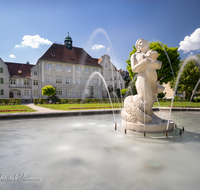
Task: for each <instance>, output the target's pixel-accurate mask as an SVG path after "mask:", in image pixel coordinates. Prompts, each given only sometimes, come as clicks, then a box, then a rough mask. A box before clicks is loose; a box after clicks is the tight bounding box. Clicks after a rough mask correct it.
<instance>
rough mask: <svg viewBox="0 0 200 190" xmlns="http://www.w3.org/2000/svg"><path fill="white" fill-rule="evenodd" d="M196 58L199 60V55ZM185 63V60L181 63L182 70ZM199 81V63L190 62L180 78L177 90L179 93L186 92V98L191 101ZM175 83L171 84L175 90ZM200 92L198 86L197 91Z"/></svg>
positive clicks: (193, 60) (199, 86)
mask: <svg viewBox="0 0 200 190" xmlns="http://www.w3.org/2000/svg"><path fill="white" fill-rule="evenodd" d="M196 57H198V58H199V55H196ZM199 61H200V59H199ZM183 62H184V60H183V61H181V64H180V68H181V66H182V64H183ZM177 74H178V73H177ZM199 79H200V68H199V66H198V62H197V61H196V60H195V59H192V60H189V61H188V63H187V64H186V66H185V68H184V69H183V72H182V74H181V76H180V80H179V83H178V87H177V90H178V91H179V92H184V91H185V92H186V98H187V99H190V97H191V95H192V92H193V90H194V88H195V86H196V84H197V82H198V80H199ZM175 81H176V79H175ZM175 81H174V80H173V81H171V82H170V86H171V88H173V89H174V88H175ZM199 90H200V85H198V87H197V89H196V91H199Z"/></svg>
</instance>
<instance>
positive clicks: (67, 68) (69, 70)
mask: <svg viewBox="0 0 200 190" xmlns="http://www.w3.org/2000/svg"><path fill="white" fill-rule="evenodd" d="M66 72H69V73H71V72H72V70H71V66H69V65H67V66H66Z"/></svg>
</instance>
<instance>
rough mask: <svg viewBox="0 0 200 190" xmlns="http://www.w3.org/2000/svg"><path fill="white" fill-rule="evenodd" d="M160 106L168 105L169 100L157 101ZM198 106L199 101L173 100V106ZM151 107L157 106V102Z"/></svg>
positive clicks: (169, 103) (199, 105) (199, 104)
mask: <svg viewBox="0 0 200 190" xmlns="http://www.w3.org/2000/svg"><path fill="white" fill-rule="evenodd" d="M159 104H160V107H170V106H171V101H168V102H159ZM188 106H189V107H200V102H190V103H189V102H174V103H173V107H188ZM153 107H158V103H157V102H155V104H154V105H153Z"/></svg>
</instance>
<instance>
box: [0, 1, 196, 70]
mask: <svg viewBox="0 0 200 190" xmlns="http://www.w3.org/2000/svg"><path fill="white" fill-rule="evenodd" d="M199 7H200V1H199V0H114V1H113V0H101V1H98V0H96V1H94V0H85V1H83V0H73V1H71V0H57V1H51V0H48V1H46V0H40V1H39V0H34V1H32V0H25V1H23V0H18V1H16V0H15V1H12V0H5V1H4V0H1V1H0V31H1V32H0V34H1V35H0V57H1V58H2V60H3V61H5V62H6V61H8V62H17V63H26V62H27V61H29V62H30V63H31V64H36V62H37V60H38V59H39V58H40V57H41V56H42V55H43V54H44V53H45V51H46V50H47V49H48V48H49V47H50V45H51V43H61V44H63V43H64V39H65V37H66V36H67V34H68V31H69V34H70V36H71V37H72V40H73V46H76V47H82V48H83V49H85V50H86V51H87V52H88V53H89V54H90V55H91V56H92V57H94V58H100V57H101V55H104V54H106V53H107V54H109V55H110V56H111V61H112V62H113V63H114V64H115V65H116V66H117V68H118V69H119V68H122V69H125V68H126V62H125V61H126V60H127V59H128V57H129V53H130V51H131V50H132V46H133V45H134V44H135V42H136V40H137V39H138V38H144V39H146V40H148V41H150V42H152V41H158V40H159V41H161V42H162V43H164V44H168V46H169V47H171V46H173V47H179V52H180V55H181V59H184V58H186V57H187V56H188V55H191V54H197V53H199V54H200V52H199V51H200V12H199ZM187 36H188V37H187ZM180 42H181V44H180ZM94 45H96V46H94ZM92 47H93V49H92ZM94 47H96V48H94Z"/></svg>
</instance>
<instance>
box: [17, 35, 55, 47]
mask: <svg viewBox="0 0 200 190" xmlns="http://www.w3.org/2000/svg"><path fill="white" fill-rule="evenodd" d="M44 44H46V45H51V44H52V42H51V41H49V40H48V39H44V38H41V37H40V36H39V35H35V36H31V35H25V36H24V37H23V38H22V42H21V44H20V45H16V46H15V47H16V48H21V47H27V46H30V47H32V48H39V46H40V45H44Z"/></svg>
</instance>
